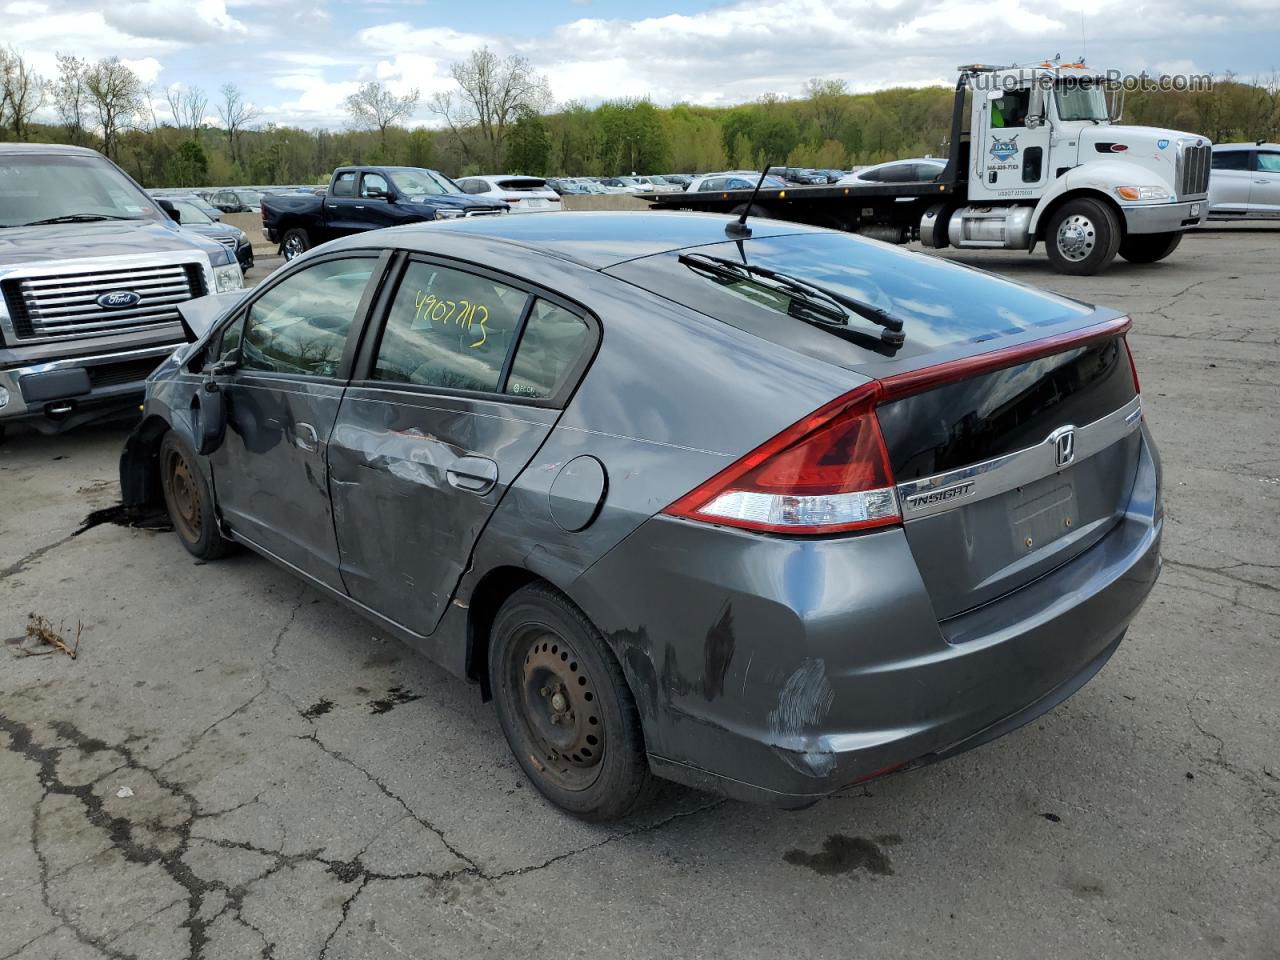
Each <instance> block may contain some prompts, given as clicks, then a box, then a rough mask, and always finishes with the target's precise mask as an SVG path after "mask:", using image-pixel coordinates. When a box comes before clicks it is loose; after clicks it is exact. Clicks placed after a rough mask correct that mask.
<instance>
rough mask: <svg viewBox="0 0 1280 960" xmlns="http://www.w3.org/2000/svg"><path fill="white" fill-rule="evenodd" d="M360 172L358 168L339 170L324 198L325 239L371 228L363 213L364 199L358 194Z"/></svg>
mask: <svg viewBox="0 0 1280 960" xmlns="http://www.w3.org/2000/svg"><path fill="white" fill-rule="evenodd" d="M359 181H360V174H359V172H358V171H356V170H339V171H338V172H337V173H335V174H334V177H333V183H332V185H331V186H330V188H329V192H328V193H327V194H325V198H324V220H325V228H326V230H327V231H328V235H327V236H326V237H325V238H324V239H325V240H331V239H333V238H334V237H344V236H347V235H349V234H352V233H358V232H359V231H361V230H367V229H369V225H368V224H367V223H366V222H365V220H364V218H363V217H362V215H361V213H362V211H363V210H364V206H365V204H364V201H363V200H361V199H360V197H359V196H357V189H358V188H359Z"/></svg>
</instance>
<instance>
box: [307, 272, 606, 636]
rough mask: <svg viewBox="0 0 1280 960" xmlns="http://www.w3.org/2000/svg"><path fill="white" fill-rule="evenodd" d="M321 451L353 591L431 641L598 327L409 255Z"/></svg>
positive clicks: (542, 301) (497, 279)
mask: <svg viewBox="0 0 1280 960" xmlns="http://www.w3.org/2000/svg"><path fill="white" fill-rule="evenodd" d="M398 273H399V278H398V280H397V281H396V283H394V284H392V285H389V287H388V289H387V292H386V294H385V295H384V297H383V304H382V306H381V307H380V311H379V312H380V313H381V314H382V315H383V317H384V319H383V320H382V322H381V325H380V327H381V329H380V333H378V334H377V335H372V334H371V335H369V336H366V337H365V344H364V346H363V347H362V348H361V356H360V359H359V360H358V361H357V366H356V371H355V372H356V376H355V379H354V380H353V382H352V384H351V386H350V388H349V389H348V391H347V394H346V396H345V398H344V399H343V402H342V406H341V409H340V411H339V413H338V419H337V424H336V425H335V427H334V431H333V437H332V440H331V442H330V444H329V468H330V471H331V475H330V476H331V487H332V491H333V504H334V519H335V523H336V528H337V537H338V546H339V551H340V556H341V572H342V578H343V581H344V583H345V584H346V587H347V589H348V591H349V592H350V594H351V596H352V597H354V598H355V599H356V600H358V601H360V602H361V603H363V604H365V605H366V606H368V607H370V608H372V609H373V610H375V611H376V612H377V613H379V614H381V615H382V616H384V617H388V618H390V619H391V620H394V621H396V622H397V623H399V624H400V625H402V626H404V627H407V628H408V629H409V630H412V631H413V632H415V633H418V634H420V635H426V634H429V633H431V632H432V631H433V630H434V629H435V626H436V624H437V622H438V621H439V619H440V616H441V614H442V613H443V612H444V609H445V605H446V604H447V603H448V602H449V599H450V597H452V595H453V591H454V588H455V586H456V585H457V582H458V579H459V577H460V576H461V575H462V572H463V570H465V569H466V565H467V562H468V560H469V558H470V555H471V551H472V548H473V546H474V544H475V541H476V538H477V537H478V536H479V535H480V532H481V530H482V529H483V528H484V525H485V523H486V522H487V521H488V519H489V516H490V514H491V513H492V512H493V510H494V508H495V507H496V506H497V504H498V502H499V501H500V500H501V499H502V496H503V494H504V493H505V492H506V490H507V488H508V487H509V486H510V485H511V483H512V481H513V480H515V478H516V477H517V476H518V475H519V473H520V471H521V470H523V469H524V467H525V465H526V464H527V463H528V462H529V460H530V458H531V457H532V456H533V455H534V453H535V452H536V451H537V449H538V447H539V446H540V445H541V444H542V442H543V441H544V440H545V439H546V437H547V435H548V434H549V432H550V431H551V429H552V427H553V426H554V425H555V422H556V420H557V419H558V418H559V416H560V412H561V410H562V408H563V405H564V403H565V401H566V400H567V398H568V396H569V395H570V393H571V392H572V390H573V388H574V386H575V385H576V384H577V381H578V379H579V378H580V377H581V374H582V371H583V369H584V368H585V365H586V363H587V362H588V359H589V357H590V355H591V353H592V351H593V349H594V344H595V342H596V339H597V337H598V327H597V324H596V321H595V320H594V319H593V318H591V317H589V316H588V315H587V314H586V313H585V312H583V311H582V310H581V309H579V308H577V307H575V306H573V305H572V304H569V303H567V302H564V301H562V300H560V299H558V298H557V297H555V296H554V295H553V294H550V293H547V292H545V291H540V290H537V289H535V288H533V287H531V286H529V285H527V284H524V283H522V282H520V281H517V280H514V279H512V278H509V277H506V276H504V275H502V274H498V273H493V272H489V271H486V270H483V269H481V268H477V267H474V266H470V265H461V264H456V263H453V262H451V261H447V260H442V259H436V258H429V257H420V256H413V257H407V258H405V260H404V262H403V263H402V264H401V266H400V267H399V268H398Z"/></svg>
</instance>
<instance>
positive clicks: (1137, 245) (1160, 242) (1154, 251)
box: [1120, 233, 1182, 263]
mask: <svg viewBox="0 0 1280 960" xmlns="http://www.w3.org/2000/svg"><path fill="white" fill-rule="evenodd" d="M1181 242H1182V234H1181V233H1135V234H1131V235H1130V236H1127V237H1125V238H1124V241H1123V242H1122V243H1121V244H1120V256H1122V257H1124V258H1125V259H1126V260H1128V261H1129V262H1130V263H1155V262H1156V261H1157V260H1163V259H1164V258H1165V257H1167V256H1168V255H1169V254H1171V253H1173V251H1175V250H1177V249H1178V244H1180V243H1181Z"/></svg>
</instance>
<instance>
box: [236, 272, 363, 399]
mask: <svg viewBox="0 0 1280 960" xmlns="http://www.w3.org/2000/svg"><path fill="white" fill-rule="evenodd" d="M375 264H376V261H375V260H374V259H372V258H370V257H353V258H350V259H343V260H325V261H322V262H320V263H317V264H315V265H314V266H311V267H307V268H306V269H304V270H300V271H298V272H297V273H294V274H291V275H290V276H288V277H285V278H284V279H283V280H281V281H280V282H279V283H277V284H276V285H275V286H273V287H272V288H271V289H270V290H268V291H267V292H266V293H264V294H263V295H262V296H261V297H259V298H258V299H257V300H255V301H254V302H253V304H252V305H251V306H250V307H249V314H248V317H247V319H246V321H245V328H244V333H243V336H242V339H241V356H240V369H242V370H260V371H264V372H268V373H291V374H303V375H307V376H314V377H332V376H334V375H335V374H336V373H337V370H338V364H339V363H340V362H341V360H342V354H343V351H344V349H345V348H346V343H347V334H348V333H349V332H350V330H351V324H352V321H353V320H354V319H355V315H356V310H357V308H358V307H359V305H360V298H361V297H362V296H363V295H364V289H365V287H366V286H367V285H368V283H369V277H370V276H372V274H373V270H374V266H375ZM224 343H225V340H224Z"/></svg>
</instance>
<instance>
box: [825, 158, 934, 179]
mask: <svg viewBox="0 0 1280 960" xmlns="http://www.w3.org/2000/svg"><path fill="white" fill-rule="evenodd" d="M946 166H947V161H946V160H942V159H939V158H938V157H915V158H912V159H908V160H890V161H889V162H888V163H877V164H875V165H874V166H871V167H863V168H862V169H861V170H857V171H855V172H853V173H851V174H849V175H848V176H845V177H841V178H840V179H839V180H837V181H836V182H837V183H840V184H844V185H846V186H847V185H849V184H851V183H854V184H856V183H927V182H929V181H930V180H936V179H937V178H938V175H939V174H941V173H942V171H943V170H944V169H946Z"/></svg>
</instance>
